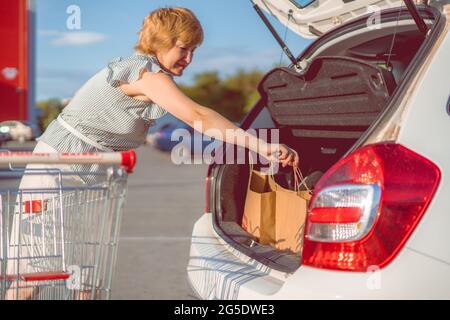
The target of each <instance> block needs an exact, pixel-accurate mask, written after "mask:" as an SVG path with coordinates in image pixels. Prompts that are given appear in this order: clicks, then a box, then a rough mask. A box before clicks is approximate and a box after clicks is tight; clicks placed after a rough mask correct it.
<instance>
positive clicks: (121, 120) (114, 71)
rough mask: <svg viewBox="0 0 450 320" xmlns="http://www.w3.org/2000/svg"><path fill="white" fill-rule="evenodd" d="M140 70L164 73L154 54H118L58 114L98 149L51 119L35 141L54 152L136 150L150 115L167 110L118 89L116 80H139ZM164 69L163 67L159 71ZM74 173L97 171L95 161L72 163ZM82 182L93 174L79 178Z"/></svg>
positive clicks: (92, 180)
mask: <svg viewBox="0 0 450 320" xmlns="http://www.w3.org/2000/svg"><path fill="white" fill-rule="evenodd" d="M143 69H147V70H148V71H150V72H153V73H156V72H159V71H163V70H162V69H161V67H160V66H159V64H158V61H157V59H156V57H154V56H152V55H144V54H140V53H135V54H133V55H131V56H130V57H127V58H117V59H115V60H113V61H111V62H110V63H109V64H108V65H107V67H105V68H103V69H102V70H100V71H99V72H98V73H96V74H95V75H94V76H93V77H92V78H91V79H89V80H88V81H87V82H86V83H85V84H84V85H83V86H82V87H81V88H80V89H79V90H78V91H77V92H76V94H75V96H74V97H73V98H72V99H71V101H70V103H69V104H68V105H67V106H66V107H65V108H64V109H63V111H62V113H61V114H60V117H61V118H62V119H63V120H64V121H65V122H66V123H67V124H69V125H70V126H71V127H72V128H73V129H75V130H76V131H78V132H80V133H81V134H82V135H84V136H85V137H87V138H88V139H90V140H92V141H94V142H96V143H97V144H98V145H100V146H102V147H103V150H101V149H99V148H97V147H95V146H93V145H91V144H88V143H86V142H85V141H83V140H82V139H80V138H79V137H77V136H75V135H74V134H72V133H71V132H70V131H69V130H67V129H66V128H65V127H64V126H62V125H61V123H60V122H59V121H57V120H53V122H52V123H50V125H49V126H48V127H47V129H46V130H45V132H44V134H43V135H42V136H41V137H40V138H38V140H41V141H44V142H45V143H47V144H48V145H50V146H51V147H53V148H55V149H56V150H57V151H58V152H102V151H104V150H112V151H124V150H130V149H135V148H137V147H139V146H140V145H141V144H143V143H144V142H145V139H146V135H147V131H148V128H149V127H150V126H151V125H153V124H154V122H155V119H158V118H160V117H162V116H163V115H164V114H166V113H167V111H166V110H164V109H163V108H162V107H160V106H158V105H157V104H154V103H148V102H145V101H141V100H138V99H134V98H132V97H129V96H127V95H125V94H124V93H123V91H122V90H121V89H120V87H119V85H120V83H121V82H126V83H131V82H134V81H136V80H138V79H139V77H140V74H141V72H142V71H143ZM163 72H164V71H163ZM73 169H74V171H83V172H97V171H99V170H101V169H102V168H100V166H98V165H73ZM82 178H83V180H84V181H85V182H87V183H95V182H97V181H96V178H95V176H94V175H92V176H87V177H85V176H82Z"/></svg>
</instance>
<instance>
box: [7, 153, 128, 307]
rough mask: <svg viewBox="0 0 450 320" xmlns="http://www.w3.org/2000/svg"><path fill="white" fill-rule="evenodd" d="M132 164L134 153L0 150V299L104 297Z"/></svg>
mask: <svg viewBox="0 0 450 320" xmlns="http://www.w3.org/2000/svg"><path fill="white" fill-rule="evenodd" d="M135 161H136V155H135V153H134V152H133V151H128V152H118V153H83V154H79V153H31V152H0V300H1V299H36V300H42V299H58V300H59V299H64V300H81V299H110V297H111V282H112V279H113V274H114V267H115V262H116V255H117V240H118V233H119V229H120V223H121V215H122V210H123V206H124V202H125V195H126V186H127V175H128V173H130V172H131V171H132V169H133V167H134V164H135ZM73 164H81V165H88V164H96V165H101V167H104V168H105V170H102V171H101V172H100V171H99V170H96V172H95V173H93V172H82V171H76V172H75V171H73V170H70V168H73V167H72V166H73ZM24 165H27V167H26V168H24ZM18 166H21V167H18ZM83 175H86V176H89V177H92V176H93V175H96V177H95V178H96V179H95V181H97V182H95V183H86V182H85V179H83ZM24 181H28V182H30V181H31V184H30V183H28V184H27V183H24ZM19 183H20V184H19Z"/></svg>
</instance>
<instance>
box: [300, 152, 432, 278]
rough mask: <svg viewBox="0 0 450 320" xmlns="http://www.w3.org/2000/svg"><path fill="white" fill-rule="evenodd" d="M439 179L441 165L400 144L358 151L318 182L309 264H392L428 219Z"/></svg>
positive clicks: (361, 267) (308, 236) (307, 245)
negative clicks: (414, 231) (422, 219)
mask: <svg viewBox="0 0 450 320" xmlns="http://www.w3.org/2000/svg"><path fill="white" fill-rule="evenodd" d="M439 181H440V171H439V169H438V168H437V166H436V165H435V164H433V163H432V162H431V161H429V160H428V159H426V158H424V157H422V156H421V155H419V154H417V153H415V152H413V151H411V150H409V149H407V148H405V147H403V146H401V145H399V144H393V143H385V144H375V145H369V146H365V147H363V148H361V149H358V150H356V151H355V152H353V153H352V154H350V155H348V156H347V157H346V158H344V159H342V160H341V161H339V162H338V163H336V164H335V165H334V166H333V167H332V168H331V169H330V170H328V171H327V173H326V174H325V175H324V176H323V177H322V178H321V179H320V181H319V182H318V184H317V185H316V188H315V190H314V196H313V198H312V199H311V204H310V208H309V212H308V218H307V226H306V232H305V241H304V246H303V255H302V263H303V265H308V266H313V267H318V268H325V269H334V270H346V271H361V272H365V271H367V269H368V268H369V267H371V266H377V267H379V268H382V267H384V266H386V265H387V264H388V263H390V262H391V261H392V260H393V259H394V257H395V256H396V255H397V254H398V253H399V251H400V250H401V249H402V247H403V246H404V244H405V242H406V241H407V240H408V238H409V237H410V235H411V233H412V232H413V230H414V229H415V227H416V226H417V224H418V222H419V221H420V220H421V218H422V217H423V215H424V213H425V211H426V209H427V207H428V205H429V203H430V201H431V199H432V197H433V195H434V193H435V191H436V188H437V186H438V184H439Z"/></svg>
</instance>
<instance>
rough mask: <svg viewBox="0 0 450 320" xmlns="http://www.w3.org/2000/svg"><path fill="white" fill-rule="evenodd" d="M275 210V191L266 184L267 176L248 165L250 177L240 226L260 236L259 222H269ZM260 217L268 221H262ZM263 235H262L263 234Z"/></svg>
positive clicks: (257, 236)
mask: <svg viewBox="0 0 450 320" xmlns="http://www.w3.org/2000/svg"><path fill="white" fill-rule="evenodd" d="M274 210H275V192H273V191H272V190H271V189H270V187H269V184H268V176H267V175H264V174H262V173H260V172H258V171H256V170H253V166H250V177H249V183H248V187H247V196H246V198H245V207H244V214H243V217H242V228H244V229H245V230H246V231H247V232H249V233H250V234H252V235H253V236H255V237H256V238H258V239H259V238H260V237H261V223H269V224H271V223H272V222H271V221H270V219H271V218H270V217H272V216H273V212H274ZM262 217H265V218H268V219H266V220H268V221H262V220H264V219H261V218H262ZM263 236H264V235H263Z"/></svg>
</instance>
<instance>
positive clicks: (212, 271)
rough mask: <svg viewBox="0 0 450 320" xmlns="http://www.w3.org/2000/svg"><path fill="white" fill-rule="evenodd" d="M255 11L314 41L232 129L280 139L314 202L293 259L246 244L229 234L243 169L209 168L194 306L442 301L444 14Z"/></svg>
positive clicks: (436, 10)
mask: <svg viewBox="0 0 450 320" xmlns="http://www.w3.org/2000/svg"><path fill="white" fill-rule="evenodd" d="M254 2H255V3H256V4H258V5H259V7H260V8H261V9H263V10H266V11H268V12H270V13H271V14H273V15H275V16H276V17H277V18H278V20H280V21H281V22H282V23H285V24H286V23H287V21H288V20H289V23H287V25H288V26H289V27H290V28H291V29H292V30H294V31H295V32H297V33H298V34H299V35H301V36H304V37H309V38H313V37H316V36H319V37H318V38H317V40H315V41H314V42H313V43H312V44H311V45H310V46H309V47H308V48H307V49H306V50H305V51H304V52H303V53H302V54H301V55H300V56H299V57H298V58H297V61H298V62H296V63H295V64H296V67H294V66H291V67H289V68H279V69H275V70H272V71H270V72H269V73H268V74H267V75H266V76H265V77H264V79H263V80H262V82H261V83H260V85H259V91H260V93H261V96H262V98H261V100H260V101H259V102H258V103H257V104H256V105H255V107H254V108H253V109H252V110H251V111H250V113H249V114H248V116H247V117H246V119H244V121H243V122H242V125H241V127H242V128H243V129H249V128H278V129H279V130H280V142H281V143H285V144H287V145H289V146H291V147H293V148H294V149H296V150H297V151H298V153H299V155H300V161H301V162H300V166H301V170H302V172H303V174H304V175H305V176H306V177H307V178H306V179H308V178H309V180H310V181H309V185H310V187H311V188H313V197H312V199H311V201H310V203H309V208H308V215H307V218H306V227H305V232H304V242H303V250H302V252H301V254H294V253H291V252H289V251H279V250H277V249H275V248H273V247H272V246H268V245H262V244H260V243H258V242H257V241H254V238H253V237H252V236H251V235H250V234H249V233H247V232H246V231H245V230H244V229H243V228H242V227H241V223H242V214H243V208H244V201H245V193H246V190H247V189H246V188H247V184H248V177H249V167H248V166H247V165H242V164H240V165H238V164H225V165H219V164H214V165H211V166H210V167H209V170H208V175H207V178H206V208H205V213H204V214H203V215H202V216H201V218H200V219H199V220H198V221H197V222H196V224H195V226H194V230H193V233H192V242H191V248H190V259H189V262H188V266H187V278H188V282H189V284H190V286H191V288H192V290H193V291H194V293H195V294H196V295H197V296H198V297H199V298H202V299H436V298H437V299H449V298H450V250H448V247H447V245H448V244H449V243H450V232H449V230H450V229H449V228H450V214H449V208H450V197H449V194H450V183H448V182H447V181H446V178H447V176H448V175H449V174H450V144H448V143H446V142H445V141H444V140H445V139H446V138H445V137H449V136H450V99H449V96H450V87H449V83H450V59H449V57H450V4H449V3H448V1H429V4H425V5H415V4H413V3H412V1H406V0H405V1H400V0H389V1H387V0H386V1H379V0H361V1H340V0H328V1H327V0H319V1H316V2H313V3H311V4H310V5H308V6H305V7H302V6H301V5H299V3H300V2H301V1H294V0H255V1H254ZM309 2H311V1H309ZM425 3H428V1H425ZM405 4H407V5H408V7H406V6H405ZM372 5H376V7H373V6H372ZM378 9H381V11H380V10H378ZM413 17H414V18H413ZM280 177H281V178H282V175H280ZM287 177H288V178H289V176H287ZM281 178H280V179H281ZM288 178H286V181H287V182H286V183H288V182H289V180H288ZM317 180H318V181H317ZM355 212H356V213H357V214H355Z"/></svg>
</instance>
